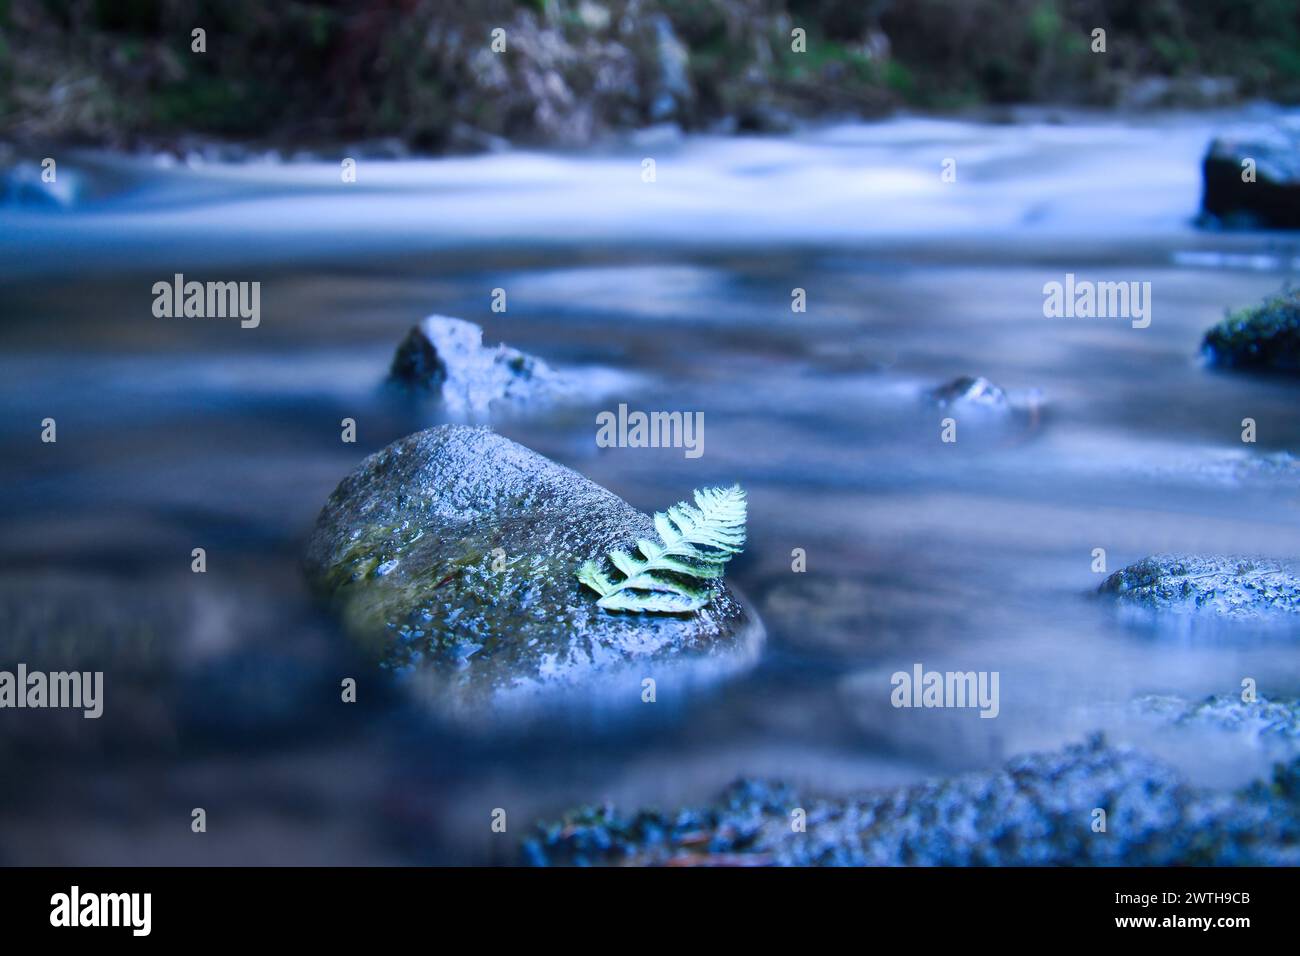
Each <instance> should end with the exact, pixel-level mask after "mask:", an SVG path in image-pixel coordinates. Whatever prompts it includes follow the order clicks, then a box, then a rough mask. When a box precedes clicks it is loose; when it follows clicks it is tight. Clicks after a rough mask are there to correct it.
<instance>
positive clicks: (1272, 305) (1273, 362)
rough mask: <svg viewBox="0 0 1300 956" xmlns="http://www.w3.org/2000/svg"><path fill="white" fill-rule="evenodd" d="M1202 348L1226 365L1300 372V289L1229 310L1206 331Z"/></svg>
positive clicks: (1214, 361)
mask: <svg viewBox="0 0 1300 956" xmlns="http://www.w3.org/2000/svg"><path fill="white" fill-rule="evenodd" d="M1201 349H1202V352H1203V353H1204V355H1205V357H1206V359H1208V360H1209V361H1210V362H1211V363H1213V364H1215V365H1220V366H1223V367H1225V368H1253V369H1272V370H1275V371H1284V372H1291V373H1296V372H1300V289H1292V290H1290V291H1288V292H1286V293H1283V294H1282V295H1276V296H1273V297H1272V298H1269V299H1266V300H1265V301H1264V302H1263V303H1262V304H1260V305H1257V306H1254V307H1251V308H1246V309H1238V310H1236V311H1235V312H1231V313H1229V314H1228V316H1227V318H1225V319H1224V320H1223V321H1222V322H1220V323H1219V324H1218V325H1216V326H1215V327H1214V328H1212V329H1210V331H1209V332H1207V333H1205V341H1204V343H1203V344H1202V346H1201Z"/></svg>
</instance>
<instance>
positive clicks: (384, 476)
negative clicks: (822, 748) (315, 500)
mask: <svg viewBox="0 0 1300 956" xmlns="http://www.w3.org/2000/svg"><path fill="white" fill-rule="evenodd" d="M653 537H654V526H653V522H652V521H651V519H650V518H649V517H648V516H647V515H644V514H642V513H641V512H639V511H637V510H636V509H634V508H632V507H631V506H630V505H628V504H627V503H626V502H625V501H623V500H622V499H620V498H619V497H618V496H616V495H614V494H612V493H611V492H609V491H607V490H605V489H604V488H601V487H600V486H598V485H596V484H594V483H593V482H591V481H588V480H587V479H586V478H583V477H582V476H581V475H579V474H577V473H576V472H573V471H571V470H569V469H568V468H564V467H562V466H560V465H557V464H555V463H554V462H551V461H550V460H548V459H546V458H544V457H543V456H541V455H538V454H537V453H535V452H533V451H530V450H529V449H527V448H524V447H523V446H521V445H518V444H516V443H514V442H512V441H510V440H508V439H506V438H502V437H501V436H499V435H497V434H495V433H493V432H492V431H490V430H488V429H486V428H472V427H467V426H460V425H444V426H440V427H438V428H432V429H429V430H427V431H422V432H418V433H416V434H414V435H410V436H408V437H406V438H404V439H402V440H400V441H398V442H395V443H394V444H392V445H390V446H389V447H387V448H385V449H383V450H382V451H380V452H378V453H376V454H374V455H372V456H370V457H369V458H367V459H366V460H365V461H364V462H362V464H361V465H360V467H359V468H358V469H357V470H356V471H355V472H353V474H351V475H350V476H348V477H347V478H345V479H344V480H343V482H342V483H341V484H340V485H339V487H338V488H337V489H336V490H335V492H334V493H333V495H331V496H330V499H329V501H328V502H327V503H326V505H325V508H324V510H323V511H322V513H321V515H320V518H319V520H318V522H317V525H316V528H315V531H314V533H313V535H312V538H311V541H310V542H309V546H308V552H307V560H306V567H307V572H308V576H309V578H310V580H311V581H312V582H313V584H314V586H315V587H316V588H317V589H318V590H320V591H321V592H323V593H325V594H327V595H329V596H330V597H331V599H332V601H333V603H334V604H335V605H336V606H337V607H338V609H339V610H340V612H341V614H342V617H343V621H344V625H345V627H346V628H347V629H348V630H349V632H350V633H351V634H353V635H354V636H355V637H356V638H357V639H358V640H359V641H360V642H361V643H362V645H363V647H365V648H366V650H367V651H368V652H369V653H371V654H372V655H373V656H374V658H375V659H377V660H378V661H379V662H380V664H381V665H382V666H383V667H385V668H389V669H392V670H395V671H399V672H402V673H403V674H409V675H412V677H413V684H414V685H415V686H417V687H418V688H419V689H420V693H421V695H422V696H424V697H426V698H427V699H428V701H429V702H430V703H431V704H432V705H433V707H434V708H435V709H436V710H438V711H440V712H443V713H446V714H452V715H458V716H472V715H482V714H484V713H485V712H486V711H487V710H488V709H492V710H497V711H501V710H507V709H512V708H515V707H523V708H525V709H527V707H528V705H531V704H536V703H539V702H541V701H543V700H546V701H552V702H554V701H555V698H556V695H558V696H559V697H562V698H564V699H567V700H571V701H573V702H574V703H592V702H614V703H617V702H619V701H627V702H631V703H636V702H639V701H640V694H641V681H642V679H643V678H646V677H651V678H654V679H655V680H656V681H657V683H658V687H659V692H660V693H662V692H663V688H664V686H665V682H668V683H672V682H674V681H678V680H680V681H683V682H685V683H694V682H695V681H696V680H697V679H698V680H707V679H709V678H711V677H716V676H718V675H721V674H724V673H727V672H731V671H734V670H736V669H737V668H740V667H743V666H744V665H746V664H748V663H749V662H751V661H752V660H753V659H754V657H755V655H756V653H757V649H758V646H759V644H760V642H761V639H762V625H761V624H760V623H759V621H758V619H757V617H756V616H755V615H754V613H753V612H752V611H750V610H749V609H747V608H746V607H744V606H743V605H742V604H741V602H740V601H739V600H738V599H737V597H736V596H735V595H734V594H733V593H732V592H731V591H729V590H728V589H727V587H726V586H725V585H723V584H721V583H720V582H715V583H714V584H713V585H711V586H712V587H713V589H714V596H713V598H712V601H711V603H710V604H709V605H708V606H706V607H705V608H703V609H701V610H699V611H697V612H694V613H692V614H685V615H650V614H641V615H637V614H618V613H611V612H608V611H605V610H602V609H601V608H599V607H597V606H596V601H595V596H594V595H593V594H591V593H588V592H586V591H584V589H583V588H582V587H581V585H580V584H579V583H578V581H577V578H576V577H575V573H576V571H577V568H578V566H579V565H580V564H581V563H582V562H583V561H585V560H587V559H589V558H600V557H603V556H604V555H605V554H606V553H607V552H608V551H609V550H611V549H612V548H618V547H622V548H631V547H632V546H634V545H635V542H636V539H637V538H653Z"/></svg>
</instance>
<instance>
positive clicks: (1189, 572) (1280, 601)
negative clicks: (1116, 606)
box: [1098, 554, 1300, 619]
mask: <svg viewBox="0 0 1300 956" xmlns="http://www.w3.org/2000/svg"><path fill="white" fill-rule="evenodd" d="M1098 593H1100V594H1103V595H1111V596H1113V597H1114V598H1115V599H1116V600H1117V601H1119V602H1121V603H1123V604H1129V605H1137V606H1141V607H1147V608H1151V609H1154V610H1158V611H1170V612H1178V613H1207V614H1214V615H1218V616H1221V617H1227V618H1241V619H1249V618H1255V617H1263V616H1266V615H1281V614H1297V613H1300V576H1297V574H1296V571H1295V568H1294V567H1293V566H1291V565H1288V564H1284V563H1282V562H1278V561H1272V560H1269V559H1265V558H1251V557H1238V556H1219V555H1175V554H1160V555H1154V556H1152V557H1149V558H1144V559H1143V560H1141V561H1138V562H1137V563H1136V564H1131V565H1129V566H1128V567H1126V568H1124V569H1122V570H1120V571H1116V572H1115V573H1114V574H1112V575H1111V576H1110V577H1108V578H1106V580H1105V581H1103V582H1102V583H1101V587H1100V588H1099V589H1098Z"/></svg>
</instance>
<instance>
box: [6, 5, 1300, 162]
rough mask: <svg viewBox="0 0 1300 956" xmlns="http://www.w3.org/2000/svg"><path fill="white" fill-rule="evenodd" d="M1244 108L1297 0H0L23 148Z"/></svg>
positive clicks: (449, 141)
mask: <svg viewBox="0 0 1300 956" xmlns="http://www.w3.org/2000/svg"><path fill="white" fill-rule="evenodd" d="M1097 28H1100V29H1104V30H1106V52H1105V53H1097V52H1093V50H1092V49H1091V46H1092V32H1093V30H1094V29H1097ZM195 29H202V30H204V31H205V36H204V43H203V45H204V52H195V50H194V46H195V40H194V39H193V36H192V33H193V31H194V30H195ZM498 29H499V30H503V31H504V33H503V34H500V35H498V47H500V45H501V42H502V41H503V42H504V50H502V51H500V52H494V50H493V49H492V43H493V31H495V30H498ZM796 30H802V31H805V38H804V44H805V49H804V50H803V51H802V52H797V51H796V48H797V47H798V46H799V42H798V38H797V35H796V34H795V31H796ZM1254 96H1267V97H1270V98H1274V99H1281V100H1284V101H1295V100H1296V99H1298V98H1300V12H1298V10H1297V8H1296V7H1295V5H1294V4H1293V3H1291V2H1289V0H1259V2H1254V3H1249V4H1241V3H1238V2H1236V0H1205V2H1195V3H1192V2H1176V0H1153V2H1148V3H1142V4H1132V3H1129V2H1127V0H911V2H908V3H905V4H904V3H896V2H892V0H691V2H686V0H526V2H523V0H477V2H475V3H473V4H450V3H445V2H438V0H341V2H330V3H327V2H314V0H303V2H294V3H286V4H274V5H268V4H263V3H258V2H256V0H216V2H210V3H198V2H196V0H112V2H109V0H0V117H2V119H0V128H3V129H4V130H6V131H7V133H6V135H7V136H8V137H9V138H14V139H19V140H34V139H59V140H65V141H89V142H97V143H105V144H109V145H116V146H129V145H134V144H137V143H142V142H143V143H152V144H160V145H167V144H170V143H173V142H175V141H176V140H177V139H178V138H181V137H184V136H186V135H200V136H206V137H220V138H228V139H233V140H239V141H247V142H256V143H266V144H269V145H277V146H290V147H308V148H309V147H311V146H314V145H320V144H324V143H331V144H332V143H345V142H356V141H365V140H377V139H385V138H391V139H393V140H395V141H397V142H400V143H401V144H402V145H403V146H405V147H410V148H414V149H417V150H427V151H441V150H447V149H474V148H482V147H485V146H491V145H492V144H493V143H496V142H499V141H501V140H511V141H516V142H524V143H548V144H559V145H582V144H586V143H589V142H591V141H593V140H595V139H598V138H599V137H601V136H602V135H604V134H607V133H609V132H614V131H618V130H624V129H633V128H637V127H642V126H646V125H651V124H654V123H658V122H675V123H677V124H679V125H681V126H683V127H684V128H687V129H700V128H715V127H718V128H723V129H779V128H782V127H784V126H787V125H789V124H790V123H792V122H795V121H797V120H798V119H799V118H804V117H812V116H825V115H836V114H845V115H859V116H861V115H876V114H880V113H882V112H885V111H888V110H890V109H893V108H896V107H914V108H921V109H938V110H951V109H963V108H970V107H978V106H982V105H986V104H1004V103H1021V102H1047V103H1074V104H1093V105H1125V106H1131V107H1141V106H1146V105H1163V106H1168V105H1179V104H1186V105H1210V104H1213V103H1218V102H1227V101H1231V100H1234V99H1238V98H1245V97H1254Z"/></svg>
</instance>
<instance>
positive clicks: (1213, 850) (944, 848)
mask: <svg viewBox="0 0 1300 956" xmlns="http://www.w3.org/2000/svg"><path fill="white" fill-rule="evenodd" d="M1099 807H1100V808H1104V809H1105V810H1106V824H1107V830H1106V832H1105V833H1104V834H1103V833H1095V832H1093V830H1092V823H1093V821H1094V819H1096V817H1095V816H1094V813H1093V811H1094V809H1096V808H1099ZM795 808H799V809H802V810H803V811H804V812H805V814H806V816H805V821H806V829H804V830H796V829H795V828H794V827H793V826H791V820H792V813H793V811H794V810H795ZM1297 821H1300V760H1295V761H1292V762H1291V763H1290V764H1288V765H1281V764H1279V765H1278V766H1277V768H1276V769H1275V770H1274V775H1273V780H1272V781H1271V783H1265V782H1256V783H1254V784H1252V785H1250V786H1248V787H1245V788H1243V789H1241V790H1238V791H1235V792H1233V793H1222V792H1219V791H1213V790H1201V789H1196V788H1193V787H1191V786H1189V785H1188V784H1187V783H1186V782H1185V781H1184V780H1183V779H1182V778H1181V777H1180V776H1179V775H1178V774H1177V773H1176V772H1175V771H1174V770H1173V769H1172V768H1171V767H1169V766H1167V765H1165V764H1163V763H1160V762H1158V761H1156V760H1153V759H1151V758H1149V757H1146V756H1144V755H1142V754H1141V753H1139V752H1136V751H1133V750H1128V749H1118V748H1114V747H1109V746H1106V745H1105V744H1104V742H1103V741H1101V740H1100V739H1097V738H1094V739H1093V740H1091V741H1089V742H1088V743H1087V744H1085V745H1079V746H1072V747H1067V748H1065V749H1064V750H1061V751H1056V752H1051V753H1040V754H1028V755H1025V756H1022V757H1017V758H1015V759H1013V760H1011V761H1010V762H1009V763H1008V764H1007V765H1006V766H1005V767H1004V768H1003V769H1001V770H998V771H993V772H988V771H981V772H978V773H971V774H967V775H964V776H960V777H955V778H952V779H949V780H940V781H935V782H932V783H925V784H920V785H918V786H913V787H907V788H900V789H897V790H886V791H876V792H869V793H864V794H861V795H853V796H849V797H831V798H824V799H817V798H813V797H810V796H808V795H800V794H798V793H797V792H795V791H793V790H791V789H789V788H787V787H784V786H782V785H779V784H778V785H770V784H765V783H763V782H757V781H741V782H740V783H738V784H736V785H735V786H733V787H732V788H731V789H730V790H729V791H728V792H727V793H725V794H724V795H723V797H722V799H720V800H718V801H717V802H716V803H714V804H712V805H710V806H707V807H702V808H686V809H680V810H675V811H671V812H669V813H659V812H657V811H653V810H642V811H639V812H635V813H631V814H620V813H618V812H616V811H615V810H614V809H613V808H611V807H599V808H582V809H579V810H576V811H574V812H572V813H570V814H568V815H566V816H565V817H564V819H562V820H560V821H558V822H556V823H551V824H543V825H541V826H539V827H538V828H537V829H536V832H535V835H534V837H533V838H532V839H529V840H527V841H525V843H524V845H523V847H522V849H523V857H524V862H526V863H531V864H540V865H546V864H560V865H566V864H578V865H592V864H596V865H601V864H606V865H617V866H626V865H629V864H642V865H646V864H649V865H656V864H660V865H662V864H668V865H675V866H683V865H686V866H689V865H703V866H719V865H731V866H754V865H767V866H773V865H774V866H1079V865H1084V866H1116V865H1121V864H1122V865H1128V866H1133V865H1141V866H1169V865H1184V866H1185V865H1196V864H1201V865H1206V864H1213V865H1219V866H1229V865H1245V864H1253V865H1272V866H1277V865H1283V866H1294V865H1295V864H1296V863H1298V862H1300V847H1298V846H1297V838H1298V837H1300V832H1298V831H1300V825H1298V822H1297Z"/></svg>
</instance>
